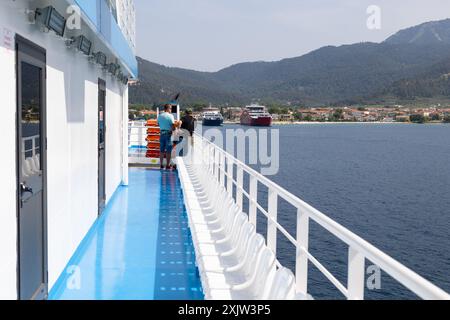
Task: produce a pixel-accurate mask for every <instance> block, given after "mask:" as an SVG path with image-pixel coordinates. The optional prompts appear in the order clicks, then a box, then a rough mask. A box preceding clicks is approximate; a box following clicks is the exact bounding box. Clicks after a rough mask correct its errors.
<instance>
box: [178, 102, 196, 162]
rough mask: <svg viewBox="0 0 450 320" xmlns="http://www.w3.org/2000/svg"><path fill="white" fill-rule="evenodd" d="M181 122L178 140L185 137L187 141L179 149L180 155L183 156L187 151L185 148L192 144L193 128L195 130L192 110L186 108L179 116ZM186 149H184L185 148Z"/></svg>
mask: <svg viewBox="0 0 450 320" xmlns="http://www.w3.org/2000/svg"><path fill="white" fill-rule="evenodd" d="M181 121H182V124H181V129H182V130H183V135H182V137H181V138H180V142H181V141H183V138H184V137H186V138H187V139H188V141H186V143H185V144H183V148H182V150H180V153H181V154H180V155H181V156H183V155H184V154H186V153H187V148H189V146H191V147H192V146H193V145H194V130H195V121H196V120H195V118H194V117H193V116H192V110H191V109H186V111H185V114H184V116H183V118H181ZM185 149H186V150H185Z"/></svg>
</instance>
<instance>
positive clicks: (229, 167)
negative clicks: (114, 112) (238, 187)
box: [227, 157, 234, 196]
mask: <svg viewBox="0 0 450 320" xmlns="http://www.w3.org/2000/svg"><path fill="white" fill-rule="evenodd" d="M233 166H234V163H233V159H231V157H227V190H228V192H229V193H230V196H233Z"/></svg>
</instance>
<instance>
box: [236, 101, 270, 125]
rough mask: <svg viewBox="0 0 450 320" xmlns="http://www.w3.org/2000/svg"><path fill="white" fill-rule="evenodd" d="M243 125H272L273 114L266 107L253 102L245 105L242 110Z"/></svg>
mask: <svg viewBox="0 0 450 320" xmlns="http://www.w3.org/2000/svg"><path fill="white" fill-rule="evenodd" d="M241 125H244V126H259V127H270V126H271V125H272V115H271V114H270V113H269V112H267V110H266V107H264V106H260V105H257V104H252V105H250V106H247V107H245V109H244V111H243V112H242V114H241Z"/></svg>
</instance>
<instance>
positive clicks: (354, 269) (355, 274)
mask: <svg viewBox="0 0 450 320" xmlns="http://www.w3.org/2000/svg"><path fill="white" fill-rule="evenodd" d="M364 264H365V258H364V256H363V255H362V254H361V253H360V252H358V251H357V250H355V249H354V248H352V247H349V249H348V275H347V276H348V278H347V290H348V296H347V298H348V299H349V300H362V299H364V280H365V274H364Z"/></svg>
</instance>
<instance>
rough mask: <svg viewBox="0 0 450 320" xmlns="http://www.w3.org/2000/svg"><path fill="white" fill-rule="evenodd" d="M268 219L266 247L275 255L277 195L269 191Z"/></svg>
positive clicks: (273, 191)
mask: <svg viewBox="0 0 450 320" xmlns="http://www.w3.org/2000/svg"><path fill="white" fill-rule="evenodd" d="M268 213H269V217H270V218H272V219H273V220H272V219H268V222H267V246H268V247H269V248H270V249H272V251H273V252H274V253H275V256H276V252H277V225H276V221H277V215H278V194H277V192H276V191H275V190H272V189H269V204H268Z"/></svg>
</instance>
